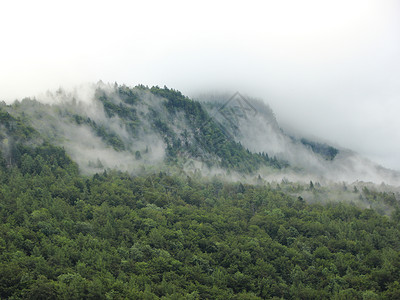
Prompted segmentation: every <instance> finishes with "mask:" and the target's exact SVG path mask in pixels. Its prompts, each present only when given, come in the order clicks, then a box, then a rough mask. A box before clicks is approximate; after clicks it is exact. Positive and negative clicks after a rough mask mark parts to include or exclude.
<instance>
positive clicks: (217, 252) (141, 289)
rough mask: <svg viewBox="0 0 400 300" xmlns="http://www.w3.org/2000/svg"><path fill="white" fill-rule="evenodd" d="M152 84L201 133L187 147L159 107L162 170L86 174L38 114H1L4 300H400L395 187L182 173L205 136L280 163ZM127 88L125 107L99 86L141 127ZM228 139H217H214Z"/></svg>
mask: <svg viewBox="0 0 400 300" xmlns="http://www.w3.org/2000/svg"><path fill="white" fill-rule="evenodd" d="M138 88H139V90H140V89H142V90H145V91H148V90H149V89H148V88H145V87H138ZM151 91H152V93H153V94H157V95H160V96H162V97H163V98H165V99H167V101H165V102H163V103H162V105H163V106H164V107H165V108H166V109H167V110H168V111H169V113H170V114H171V116H173V115H174V114H178V113H182V112H183V113H184V114H186V117H187V119H191V120H192V121H193V123H192V125H191V126H192V127H190V128H189V129H190V130H191V132H189V133H187V135H191V134H192V135H194V134H198V136H196V137H195V139H194V140H191V142H188V141H187V140H185V134H183V135H180V136H179V135H176V133H175V131H174V130H172V129H171V128H170V126H169V125H168V124H167V122H165V120H163V118H162V116H159V115H157V112H156V111H154V112H150V113H151V114H152V115H153V117H154V118H153V120H154V123H153V124H152V126H154V127H155V128H158V130H159V131H160V132H164V135H163V138H164V140H165V143H166V147H167V148H168V149H167V150H168V151H167V156H166V157H165V166H166V167H165V168H163V169H162V170H161V171H160V170H152V171H147V172H143V173H142V174H140V175H138V174H136V175H134V174H133V173H130V172H122V171H117V170H112V169H106V170H104V171H103V170H101V171H100V172H98V173H95V174H93V175H83V174H82V172H81V169H80V166H79V165H78V164H77V163H76V162H74V161H73V160H72V159H71V158H70V156H69V155H68V154H67V152H66V150H65V149H64V148H62V147H60V146H57V145H55V144H53V143H51V142H50V141H51V139H49V138H48V137H46V136H44V135H43V134H42V133H40V132H39V131H38V130H36V129H35V128H33V127H32V126H31V125H30V124H31V123H32V122H30V120H31V119H32V116H27V114H24V113H22V112H20V113H19V114H17V115H19V116H13V115H11V114H10V113H8V112H7V111H6V110H3V109H0V299H271V298H275V299H400V231H399V229H400V208H399V205H398V200H397V198H398V195H397V194H394V193H392V192H388V191H382V190H380V189H378V188H373V187H371V186H368V187H367V186H359V187H358V188H357V186H351V188H350V186H349V187H347V186H346V185H345V184H343V185H338V187H334V189H336V192H335V193H334V194H332V187H330V188H329V187H324V186H322V185H321V184H320V183H318V182H314V183H313V182H310V183H309V184H307V185H305V184H299V183H291V182H289V181H287V180H282V182H279V183H271V182H270V183H268V182H265V181H264V180H263V179H261V178H259V180H258V184H246V183H244V182H242V183H241V182H232V181H229V180H227V179H226V178H224V177H223V176H221V175H218V176H213V177H207V178H205V177H202V176H201V174H199V173H196V172H192V173H188V172H182V170H181V172H179V171H176V170H177V169H178V170H179V168H178V166H179V160H180V159H182V156H184V153H191V151H193V152H192V154H193V155H195V153H196V151H199V149H196V148H198V146H196V145H200V144H205V147H207V148H209V151H210V152H212V153H214V154H215V155H216V156H218V157H219V158H220V162H221V163H222V166H224V167H225V168H227V169H229V168H231V169H234V170H242V171H243V172H245V173H247V174H249V173H251V172H254V170H257V166H259V165H260V164H265V165H267V166H270V167H271V168H280V167H282V166H284V163H283V162H279V161H277V160H274V159H272V158H269V157H268V155H267V154H264V153H259V154H254V153H251V152H249V151H248V150H246V149H245V148H244V147H243V146H241V145H240V143H236V142H234V141H231V140H229V139H228V138H227V137H226V136H224V135H223V134H222V133H221V132H220V129H219V128H218V126H217V125H216V124H215V123H214V122H212V121H209V120H208V115H207V113H206V112H205V111H204V110H202V108H201V106H199V104H198V103H196V102H194V101H192V100H190V99H188V98H186V97H184V96H182V95H181V94H180V93H179V92H177V91H174V90H169V89H166V88H164V89H161V88H158V87H155V88H152V89H151ZM118 93H119V98H120V99H121V100H122V101H123V103H125V104H126V105H124V104H120V105H116V104H115V103H114V102H112V101H110V100H109V96H107V94H104V93H102V91H100V90H99V91H98V93H97V97H98V99H99V100H100V101H102V102H103V104H104V107H105V111H106V113H107V114H108V115H109V116H111V117H113V116H117V115H118V116H123V117H124V119H123V120H124V122H127V123H126V124H127V126H128V128H129V130H130V132H131V134H132V135H135V134H138V133H137V132H138V126H139V125H138V124H139V123H140V118H138V113H137V112H136V111H135V110H134V109H133V108H132V107H131V106H132V105H134V104H135V103H136V102H137V101H138V97H137V95H136V94H135V93H133V91H132V90H131V89H128V88H124V87H119V88H118ZM24 105H28V104H27V103H26V102H25V103H16V104H14V108H12V110H14V111H18V106H22V107H23V106H24ZM29 105H30V107H31V106H32V103H31V102H29ZM34 105H36V106H38V107H40V108H43V106H41V104H38V103H36V104H34ZM26 107H28V106H26ZM59 113H60V116H62V117H65V118H68V119H71V120H73V122H75V123H76V124H78V125H79V124H86V125H87V126H89V128H90V129H91V130H93V132H95V134H97V135H98V136H99V137H101V138H102V139H104V140H105V141H106V142H107V143H108V144H109V145H110V147H112V148H113V149H114V150H115V151H125V150H124V149H126V147H127V146H126V145H127V143H126V141H124V140H122V139H120V138H119V136H117V135H115V134H114V133H113V132H112V131H109V129H108V128H106V127H104V126H103V125H102V124H101V123H99V122H95V121H94V120H92V119H90V118H88V117H85V118H84V117H82V116H79V115H77V114H75V112H74V111H73V110H68V109H65V110H63V111H60V112H59ZM44 115H45V112H43V116H44ZM205 121H206V123H207V126H206V127H202V128H203V130H202V131H200V132H198V131H196V128H198V127H199V125H201V124H204V122H205ZM218 135H221V140H220V141H221V143H218V144H212V143H211V142H210V141H209V140H208V139H210V140H212V139H213V138H215V137H216V136H218ZM193 141H198V143H199V144H194V143H193ZM305 142H307V144H308V146H309V147H311V148H313V147H314V148H315V149H313V151H319V152H321V153H323V155H326V156H329V157H332V159H333V157H334V156H335V155H336V152H335V151H334V149H333V148H329V147H328V146H326V145H322V144H315V143H312V142H310V141H305ZM141 155H142V154H141V153H140V152H139V153H137V152H136V153H135V156H136V159H137V160H138V161H140V160H141ZM143 155H145V153H143ZM198 155H201V153H200V154H198ZM173 170H175V171H173ZM301 195H309V197H308V198H307V199H305V198H306V197H302V196H301ZM332 195H333V196H332ZM349 199H352V200H349ZM353 200H358V201H359V202H355V201H353ZM360 203H361V204H362V205H359V204H360ZM366 207H368V208H366Z"/></svg>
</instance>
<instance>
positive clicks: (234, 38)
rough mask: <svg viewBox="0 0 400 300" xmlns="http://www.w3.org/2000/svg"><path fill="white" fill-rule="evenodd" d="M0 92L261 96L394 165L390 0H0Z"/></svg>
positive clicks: (396, 81) (399, 79)
mask: <svg viewBox="0 0 400 300" xmlns="http://www.w3.org/2000/svg"><path fill="white" fill-rule="evenodd" d="M0 41H1V43H0V100H6V101H7V102H9V101H12V100H14V99H16V98H18V99H21V98H23V97H26V96H34V95H37V94H39V93H41V92H45V91H46V90H48V89H50V90H55V89H57V88H58V87H59V86H62V87H66V88H70V87H72V86H75V85H79V84H81V83H86V82H97V81H98V80H100V79H101V80H103V81H104V82H115V81H116V82H118V83H121V84H122V83H125V84H127V85H130V86H132V85H136V84H139V83H142V84H145V85H149V86H150V85H160V86H164V85H167V86H168V87H173V88H175V89H178V90H181V91H182V92H184V93H185V94H187V95H189V96H195V95H196V94H197V93H199V92H200V93H201V92H204V91H207V90H223V91H224V90H235V91H236V90H237V91H239V92H241V93H243V94H247V95H250V96H255V97H258V98H263V99H264V100H265V101H266V102H268V103H269V104H270V106H271V107H272V109H273V110H274V111H275V114H276V116H277V119H278V121H279V122H281V123H282V124H285V126H289V127H292V128H295V129H297V130H299V131H303V132H305V133H306V134H307V135H314V136H317V137H321V138H323V139H326V140H328V141H332V142H334V143H337V144H338V145H340V146H343V147H346V148H351V149H353V150H356V151H357V152H359V153H361V154H363V155H365V156H366V157H369V158H370V159H372V160H374V161H376V162H379V163H381V164H382V165H384V166H386V167H389V168H392V169H398V170H400V155H399V154H400V116H399V115H400V1H398V0H373V1H368V0H346V1H342V0H334V1H323V0H318V1H317V0H315V1H311V0H303V1H296V0H293V1H289V0H279V1H278V0H276V1H241V2H238V1H187V0H186V1H143V0H142V1H118V0H113V1H84V0H79V1H75V0H73V1H71V0H69V1H56V0H52V1H42V0H36V1H18V0H13V1H11V0H10V1H6V0H4V1H0Z"/></svg>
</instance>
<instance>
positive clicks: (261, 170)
mask: <svg viewBox="0 0 400 300" xmlns="http://www.w3.org/2000/svg"><path fill="white" fill-rule="evenodd" d="M234 96H236V97H231V98H229V97H228V96H224V97H216V96H213V95H210V97H203V99H202V100H201V101H196V100H192V99H190V98H188V97H186V96H184V95H182V93H180V92H179V91H176V90H173V89H168V88H166V87H164V88H159V87H152V88H148V87H145V86H142V85H139V86H136V87H134V88H129V87H127V86H124V85H123V86H119V85H117V84H115V85H109V84H108V85H106V84H103V83H101V82H100V83H98V84H94V85H91V86H86V87H84V88H81V89H77V90H75V91H72V92H66V91H64V90H61V89H60V90H58V91H57V92H56V93H53V94H52V93H47V94H46V95H43V96H41V97H39V98H38V100H39V101H38V100H35V99H24V100H22V101H20V102H18V101H17V102H15V103H14V104H13V105H5V104H3V105H2V110H3V111H7V112H8V113H9V114H10V115H11V116H13V117H18V119H19V120H21V121H23V122H25V123H26V124H29V126H31V127H32V128H34V129H35V130H36V131H37V132H39V133H40V135H41V136H42V137H43V138H46V139H48V140H51V141H52V143H54V144H56V145H58V146H61V147H63V148H64V149H65V150H66V151H67V153H68V155H70V156H71V158H72V159H73V160H74V161H75V162H77V163H78V165H79V167H80V170H81V171H82V172H84V173H86V174H93V173H96V172H100V171H103V170H106V169H107V168H115V169H119V170H123V171H128V172H131V173H132V172H135V173H136V174H138V173H142V172H143V171H145V170H153V169H159V168H160V167H161V166H165V163H169V167H171V164H173V165H175V166H176V167H177V168H178V169H179V170H184V171H185V172H202V173H203V174H205V175H210V174H215V173H220V174H226V175H235V177H240V176H244V175H249V174H250V175H260V177H261V178H264V179H266V180H271V178H270V176H271V174H278V173H279V174H280V175H279V176H280V178H283V177H285V178H289V179H290V180H292V181H296V180H299V179H303V180H304V181H305V182H307V181H309V180H314V181H315V180H318V181H324V180H327V181H336V182H337V181H346V182H350V183H351V182H354V181H357V180H359V181H365V182H367V181H372V182H375V183H381V182H385V183H387V184H392V185H395V186H398V185H400V176H399V173H398V172H393V171H390V170H387V169H384V168H382V167H380V166H378V165H376V164H374V163H372V162H370V161H367V160H366V159H364V158H362V157H360V156H359V155H357V154H356V153H353V152H351V151H349V150H346V149H339V148H338V147H333V146H331V145H328V144H326V143H324V142H319V141H316V140H312V139H310V138H304V137H301V136H300V137H297V136H293V135H290V134H288V133H286V132H284V131H283V130H282V129H281V128H280V127H279V124H278V122H277V121H276V119H275V116H274V113H273V112H272V110H271V109H270V108H269V107H268V106H267V105H266V104H264V103H263V102H261V101H257V100H254V99H247V98H244V97H243V96H241V95H240V94H237V95H234ZM43 102H44V103H46V102H47V103H49V104H43ZM232 172H233V173H234V174H233V173H232ZM273 177H274V176H273Z"/></svg>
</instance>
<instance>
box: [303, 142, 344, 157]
mask: <svg viewBox="0 0 400 300" xmlns="http://www.w3.org/2000/svg"><path fill="white" fill-rule="evenodd" d="M300 142H301V143H302V144H303V145H306V146H309V147H310V148H311V150H312V151H313V152H315V153H317V154H320V155H322V157H324V158H325V159H326V160H333V159H334V158H335V156H336V155H337V154H338V153H339V150H338V149H336V148H334V147H332V146H329V145H327V144H321V143H317V142H313V141H310V140H308V139H305V138H302V139H301V140H300Z"/></svg>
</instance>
